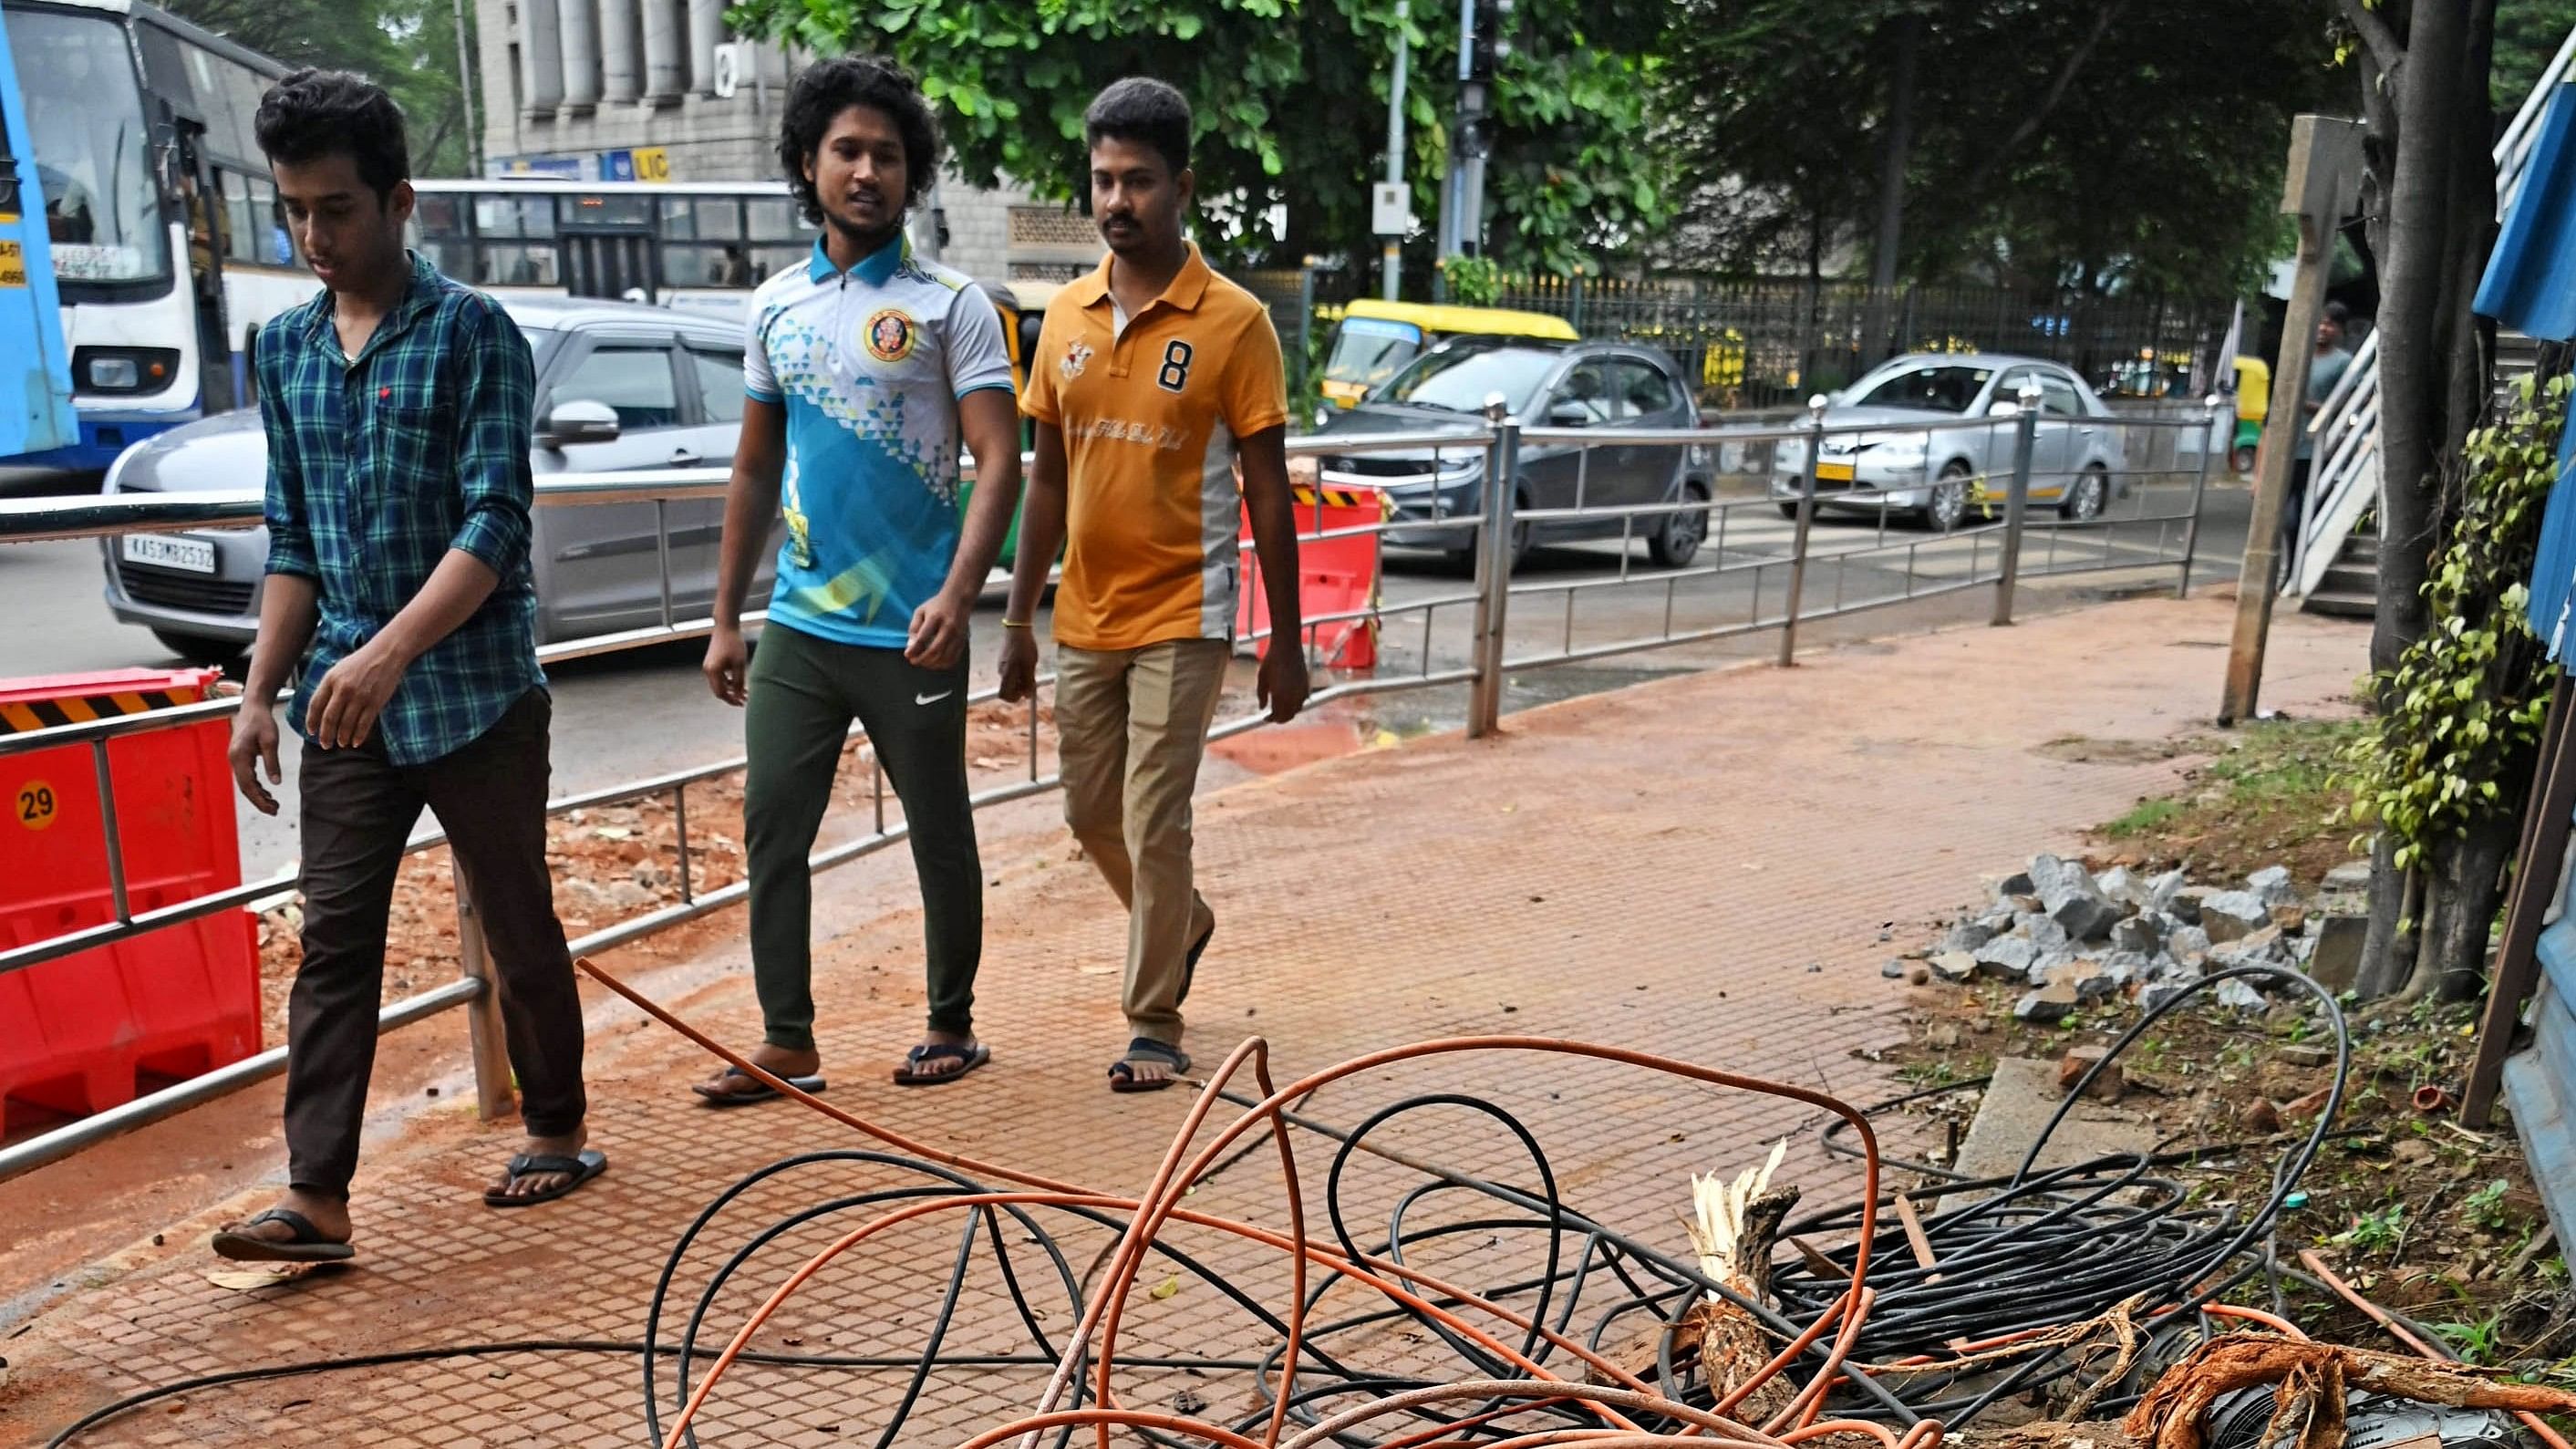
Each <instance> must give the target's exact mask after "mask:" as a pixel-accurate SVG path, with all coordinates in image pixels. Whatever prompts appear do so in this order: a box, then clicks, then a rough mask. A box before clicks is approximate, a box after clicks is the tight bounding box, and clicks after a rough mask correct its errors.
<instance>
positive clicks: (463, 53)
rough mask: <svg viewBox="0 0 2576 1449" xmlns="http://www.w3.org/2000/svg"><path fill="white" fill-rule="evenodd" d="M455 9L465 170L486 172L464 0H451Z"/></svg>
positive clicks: (457, 66) (467, 173)
mask: <svg viewBox="0 0 2576 1449" xmlns="http://www.w3.org/2000/svg"><path fill="white" fill-rule="evenodd" d="M450 8H452V9H453V10H454V11H455V12H456V93H457V94H458V95H460V96H463V97H464V98H465V174H466V175H468V176H480V175H482V174H483V128H482V127H480V126H477V125H475V124H474V52H473V51H472V50H471V49H470V48H468V47H467V46H466V44H465V0H450Z"/></svg>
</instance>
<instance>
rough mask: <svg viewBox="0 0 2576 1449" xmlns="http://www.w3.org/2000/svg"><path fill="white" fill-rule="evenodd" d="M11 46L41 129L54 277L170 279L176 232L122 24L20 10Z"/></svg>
mask: <svg viewBox="0 0 2576 1449" xmlns="http://www.w3.org/2000/svg"><path fill="white" fill-rule="evenodd" d="M9 42H10V48H11V50H12V51H13V52H14V55H15V59H16V60H17V64H18V91H19V97H20V99H21V100H22V101H24V102H25V104H26V115H27V125H28V129H29V130H30V131H32V132H33V133H34V134H33V135H32V136H31V137H30V138H29V139H30V140H31V141H32V142H33V146H32V147H31V149H32V150H33V151H34V152H35V157H36V177H37V181H38V183H39V184H40V185H41V186H42V187H43V190H44V198H45V229H46V232H47V234H48V236H49V237H50V238H51V240H52V243H53V254H54V275H55V276H56V277H58V278H60V279H62V280H63V281H66V282H142V281H155V280H158V279H160V278H163V277H166V276H168V275H169V239H168V233H167V232H166V230H165V229H164V228H163V226H162V224H161V207H160V197H159V194H158V189H157V188H156V187H155V185H154V184H153V179H152V167H151V165H150V164H149V163H150V156H149V153H148V151H147V150H146V147H145V142H146V136H145V127H144V122H143V96H142V92H141V90H140V88H139V87H138V86H137V85H136V83H135V78H134V59H133V52H132V51H131V49H130V48H129V47H128V45H127V43H126V37H125V31H124V28H123V26H122V25H121V24H120V23H119V22H118V21H117V20H116V19H114V18H112V17H109V16H104V15H82V14H76V13H70V12H65V11H59V10H18V9H14V8H13V9H12V10H10V12H9Z"/></svg>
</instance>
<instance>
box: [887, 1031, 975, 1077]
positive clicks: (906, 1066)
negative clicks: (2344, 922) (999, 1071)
mask: <svg viewBox="0 0 2576 1449" xmlns="http://www.w3.org/2000/svg"><path fill="white" fill-rule="evenodd" d="M992 1059H993V1053H992V1051H991V1050H990V1049H989V1048H987V1047H986V1046H985V1045H984V1044H983V1043H982V1042H980V1041H979V1042H977V1043H975V1044H974V1045H973V1046H952V1045H950V1044H949V1043H947V1042H936V1043H933V1042H923V1043H922V1044H921V1045H919V1046H917V1047H914V1048H913V1049H912V1050H910V1051H908V1052H905V1053H904V1054H903V1065H902V1066H899V1067H897V1068H895V1069H894V1084H895V1085H896V1086H898V1087H936V1086H938V1085H939V1084H940V1083H942V1082H953V1081H956V1080H957V1079H958V1078H959V1077H962V1076H964V1075H966V1074H967V1073H968V1072H971V1071H973V1070H975V1069H976V1068H977V1067H980V1066H982V1065H984V1064H985V1063H986V1062H989V1061H991V1060H992ZM945 1061H956V1062H962V1063H964V1065H962V1066H959V1067H957V1068H956V1069H954V1070H952V1071H945V1072H925V1071H923V1070H922V1069H921V1068H922V1066H923V1064H924V1063H928V1062H945Z"/></svg>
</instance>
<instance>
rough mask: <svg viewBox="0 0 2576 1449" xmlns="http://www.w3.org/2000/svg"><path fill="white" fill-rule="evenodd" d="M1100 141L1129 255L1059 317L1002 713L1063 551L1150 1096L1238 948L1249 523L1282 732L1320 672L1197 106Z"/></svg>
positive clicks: (1249, 327) (1102, 132)
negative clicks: (1220, 779)
mask: <svg viewBox="0 0 2576 1449" xmlns="http://www.w3.org/2000/svg"><path fill="white" fill-rule="evenodd" d="M1083 133H1084V139H1085V141H1086V143H1087V144H1088V145H1089V146H1090V148H1091V214H1092V215H1093V216H1094V217H1095V218H1097V219H1098V222H1099V226H1100V235H1101V238H1102V239H1103V240H1104V241H1106V242H1108V244H1109V255H1108V256H1107V257H1105V258H1103V259H1102V261H1101V263H1100V270H1099V271H1097V272H1094V273H1093V274H1092V275H1090V276H1089V277H1086V278H1084V279H1083V280H1081V281H1079V282H1076V283H1074V284H1073V285H1072V286H1069V287H1067V288H1065V289H1064V290H1063V291H1062V292H1059V293H1058V294H1057V295H1056V298H1055V301H1054V303H1053V304H1052V305H1050V306H1049V307H1048V308H1047V315H1046V325H1045V327H1044V328H1043V329H1042V330H1041V331H1040V333H1039V335H1038V346H1037V354H1036V355H1035V356H1034V357H1032V358H1031V359H1030V362H1029V382H1028V389H1027V394H1026V396H1024V397H1023V398H1022V399H1021V410H1022V411H1023V412H1025V413H1027V414H1028V415H1029V417H1030V418H1031V419H1032V420H1034V421H1035V422H1036V424H1037V454H1036V459H1035V461H1034V463H1033V464H1032V465H1031V467H1030V470H1029V478H1028V493H1027V504H1026V512H1024V513H1023V514H1022V516H1021V519H1020V539H1019V548H1018V554H1017V564H1016V567H1015V569H1014V571H1013V574H1012V577H1011V602H1010V606H1009V608H1008V610H1007V611H1006V612H1005V613H1004V614H1003V616H1002V697H1003V698H1004V699H1008V700H1020V699H1026V698H1028V697H1029V695H1030V694H1031V693H1032V692H1033V691H1034V690H1035V688H1036V681H1037V663H1038V647H1037V639H1036V635H1035V632H1034V630H1033V628H1032V623H1033V616H1034V615H1035V613H1036V610H1037V605H1038V599H1039V596H1040V595H1041V594H1042V593H1043V592H1044V590H1045V588H1046V576H1047V565H1048V562H1049V560H1051V559H1053V558H1054V557H1055V556H1056V545H1057V543H1058V541H1059V540H1061V541H1063V542H1064V544H1065V554H1064V577H1063V581H1062V582H1061V583H1060V584H1059V585H1058V586H1057V589H1056V598H1055V641H1056V686H1055V718H1056V733H1057V742H1058V743H1057V750H1058V754H1059V756H1060V758H1061V767H1062V770H1063V774H1064V815H1065V821H1066V823H1068V824H1070V825H1071V826H1072V827H1073V833H1074V836H1075V838H1076V839H1078V840H1080V841H1081V842H1082V846H1083V850H1084V852H1085V853H1086V854H1088V855H1089V856H1090V857H1091V859H1092V861H1093V863H1094V864H1096V865H1098V866H1099V867H1100V873H1101V875H1102V876H1103V877H1105V878H1106V879H1107V880H1108V882H1109V888H1110V889H1111V890H1113V891H1116V892H1117V893H1118V899H1119V901H1120V902H1121V903H1122V904H1124V905H1125V906H1126V907H1127V910H1128V927H1127V985H1126V998H1125V1003H1124V1005H1125V1008H1126V1013H1127V1026H1128V1031H1129V1035H1130V1038H1131V1039H1130V1040H1129V1042H1128V1044H1127V1050H1126V1052H1125V1053H1124V1054H1123V1055H1121V1056H1120V1057H1119V1059H1118V1060H1117V1062H1116V1063H1114V1064H1113V1065H1112V1066H1111V1067H1110V1069H1109V1085H1110V1088H1111V1090H1113V1091H1120V1092H1147V1091H1155V1090H1158V1089H1160V1088H1163V1087H1168V1086H1170V1085H1171V1084H1172V1082H1173V1079H1174V1078H1175V1076H1176V1075H1177V1074H1179V1073H1181V1072H1185V1071H1188V1070H1189V1066H1190V1059H1189V1057H1188V1055H1187V1054H1186V1053H1184V1052H1183V1051H1182V1050H1181V1001H1182V998H1184V997H1186V996H1187V995H1188V994H1189V989H1190V979H1191V976H1192V975H1193V974H1194V973H1195V972H1196V970H1197V968H1198V962H1199V957H1200V955H1201V954H1202V953H1204V952H1205V951H1206V950H1207V945H1208V940H1209V938H1210V937H1211V936H1212V935H1214V934H1215V931H1216V916H1215V914H1214V913H1213V912H1211V911H1210V910H1209V909H1208V904H1207V902H1206V901H1205V900H1204V899H1202V898H1201V897H1200V896H1199V894H1198V891H1197V888H1196V887H1195V885H1194V884H1193V883H1192V879H1191V865H1190V795H1191V792H1192V791H1193V790H1194V789H1195V788H1196V786H1197V783H1198V773H1199V760H1200V758H1201V756H1203V755H1204V754H1205V753H1206V750H1207V731H1208V726H1209V724H1210V723H1212V722H1213V721H1214V720H1215V718H1216V707H1217V698H1218V695H1219V694H1220V693H1221V692H1222V691H1223V689H1224V687H1225V669H1226V661H1227V660H1228V658H1229V657H1231V655H1232V653H1233V637H1234V616H1235V590H1236V587H1237V577H1236V571H1237V569H1236V565H1237V559H1236V553H1237V550H1236V547H1235V535H1236V519H1237V517H1238V516H1239V515H1238V507H1240V508H1241V509H1243V510H1246V511H1248V512H1249V513H1250V515H1251V519H1252V541H1253V547H1254V549H1255V550H1256V551H1257V553H1258V554H1259V556H1260V561H1261V577H1262V582H1263V585H1264V587H1265V589H1266V591H1267V597H1268V600H1269V604H1270V619H1271V628H1272V630H1273V631H1274V641H1275V647H1273V648H1271V649H1270V650H1269V651H1268V652H1267V653H1266V654H1265V655H1264V657H1263V658H1262V661H1261V672H1260V678H1259V685H1258V688H1259V697H1260V700H1261V703H1262V705H1263V707H1265V708H1266V709H1267V710H1268V711H1269V713H1270V718H1271V720H1272V721H1274V722H1276V723H1281V724H1285V723H1286V722H1288V721H1289V720H1291V719H1294V718H1295V717H1296V715H1297V711H1298V710H1299V709H1300V708H1302V707H1303V706H1304V705H1305V702H1306V689H1307V683H1306V658H1305V650H1304V648H1303V644H1302V641H1303V631H1302V629H1301V628H1300V624H1299V615H1298V612H1297V530H1296V520H1295V514H1294V509H1293V504H1292V499H1291V494H1290V491H1289V485H1288V461H1287V453H1286V451H1285V450H1284V448H1283V446H1282V445H1283V444H1284V442H1285V441H1286V438H1287V431H1288V397H1287V385H1286V379H1285V376H1284V374H1283V372H1282V369H1281V367H1280V361H1279V338H1278V334H1276V333H1275V332H1273V331H1272V330H1271V327H1270V314H1269V312H1268V311H1267V310H1266V309H1265V308H1263V306H1262V305H1261V303H1260V302H1259V301H1258V300H1256V299H1255V298H1254V297H1253V296H1252V294H1251V293H1249V292H1246V291H1245V290H1243V289H1242V288H1241V287H1238V286H1236V285H1235V284H1234V283H1232V282H1229V281H1227V280H1226V279H1225V278H1223V277H1220V276H1218V275H1217V274H1216V273H1214V272H1212V271H1210V270H1208V265H1207V263H1206V262H1205V261H1204V260H1202V259H1201V258H1200V256H1199V254H1198V249H1197V248H1196V247H1195V246H1193V245H1191V244H1190V242H1189V240H1188V239H1187V238H1186V237H1184V236H1183V235H1182V232H1181V221H1182V217H1183V215H1184V214H1185V213H1186V212H1187V211H1188V209H1189V204H1190V198H1191V195H1192V191H1193V188H1194V186H1195V178H1194V177H1193V176H1192V175H1191V173H1190V106H1189V102H1188V101H1187V100H1184V99H1183V98H1182V96H1181V93H1180V92H1179V91H1176V90H1174V89H1173V88H1172V87H1170V86H1168V85H1165V84H1164V83H1163V82H1161V81H1157V80H1146V79H1142V78H1131V79H1128V80H1123V81H1120V82H1118V83H1117V84H1116V85H1113V86H1111V87H1109V88H1108V89H1107V90H1105V91H1102V92H1101V93H1100V95H1099V96H1098V97H1097V98H1096V99H1094V100H1093V101H1092V103H1091V109H1090V110H1089V111H1088V112H1087V113H1086V114H1085V115H1084V117H1083ZM1238 463H1239V464H1240V466H1241V469H1242V479H1243V481H1242V488H1241V492H1240V494H1238V493H1237V491H1236V485H1235V470H1236V467H1237V465H1238Z"/></svg>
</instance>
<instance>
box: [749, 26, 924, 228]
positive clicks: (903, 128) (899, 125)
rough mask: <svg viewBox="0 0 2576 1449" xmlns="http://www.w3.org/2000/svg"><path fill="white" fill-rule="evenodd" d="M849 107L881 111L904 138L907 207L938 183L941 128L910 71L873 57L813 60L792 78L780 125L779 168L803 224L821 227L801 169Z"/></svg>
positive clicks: (819, 209)
mask: <svg viewBox="0 0 2576 1449" xmlns="http://www.w3.org/2000/svg"><path fill="white" fill-rule="evenodd" d="M852 106H866V107H867V108H869V109H870V110H874V111H881V112H883V113H884V114H885V116H886V118H887V119H889V120H891V121H893V122H894V129H895V132H896V134H898V135H900V136H901V137H903V169H904V180H905V191H904V198H903V201H904V205H905V206H907V207H909V206H913V205H915V204H917V203H919V202H920V200H921V198H922V197H923V196H925V195H927V194H928V193H929V191H930V187H931V184H932V183H933V182H935V181H937V180H938V179H939V123H938V122H937V121H936V120H934V119H933V118H932V117H931V114H930V103H929V102H928V101H926V100H924V99H923V98H922V94H921V85H920V83H919V82H918V81H915V80H914V79H913V78H912V72H910V71H908V70H905V69H904V68H903V67H902V66H899V65H897V64H895V63H894V62H893V61H890V60H881V59H879V58H877V57H875V56H872V55H845V56H841V57H838V58H836V59H833V60H825V61H817V62H815V63H814V64H813V65H810V66H807V67H806V68H805V69H804V71H803V72H802V73H801V74H799V75H798V76H797V77H796V84H795V86H794V88H792V89H791V90H789V91H788V93H787V110H786V113H785V114H784V115H782V116H781V117H780V118H779V121H778V165H779V169H780V170H782V171H785V172H786V173H787V189H788V190H789V191H791V192H793V193H795V196H796V204H797V205H798V206H799V207H801V208H803V210H804V212H805V219H806V220H807V221H809V222H812V223H813V224H814V225H816V226H821V225H822V224H823V202H822V198H820V197H818V196H816V195H815V194H814V182H813V180H812V179H811V178H810V177H808V176H807V175H806V174H805V167H806V165H807V163H809V162H811V161H813V160H814V158H815V156H816V154H817V153H819V152H820V151H821V150H822V149H823V135H824V133H825V132H827V131H829V130H831V129H832V121H833V119H834V118H835V117H837V116H839V115H840V114H841V112H843V111H846V110H848V109H849V108H850V107H852Z"/></svg>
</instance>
